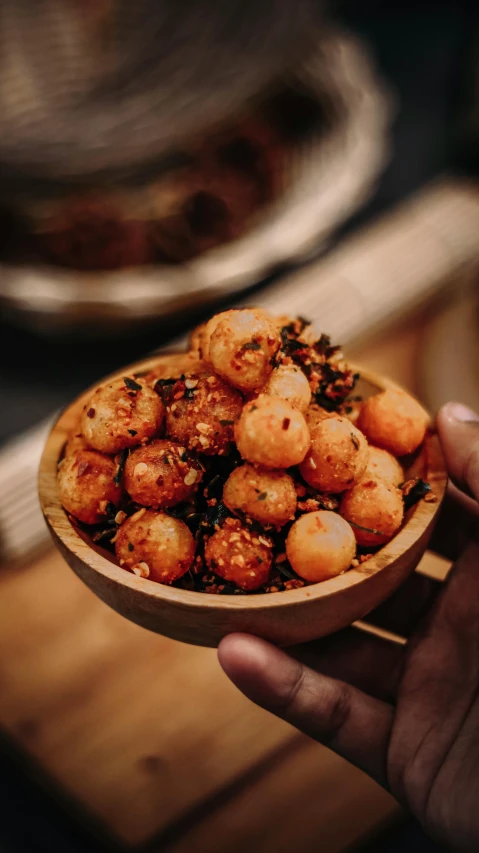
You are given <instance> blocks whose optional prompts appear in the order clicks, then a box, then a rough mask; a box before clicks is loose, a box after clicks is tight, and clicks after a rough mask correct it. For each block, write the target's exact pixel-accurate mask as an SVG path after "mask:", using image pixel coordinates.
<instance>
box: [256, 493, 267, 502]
mask: <svg viewBox="0 0 479 853" xmlns="http://www.w3.org/2000/svg"><path fill="white" fill-rule="evenodd" d="M267 497H268V492H261V494H260V495H258V497H257V498H256V500H257V501H265V500H266V498H267Z"/></svg>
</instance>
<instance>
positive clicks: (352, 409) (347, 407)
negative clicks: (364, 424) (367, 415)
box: [341, 400, 363, 426]
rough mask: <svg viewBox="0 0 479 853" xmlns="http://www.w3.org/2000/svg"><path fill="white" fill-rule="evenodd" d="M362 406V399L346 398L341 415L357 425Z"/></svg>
mask: <svg viewBox="0 0 479 853" xmlns="http://www.w3.org/2000/svg"><path fill="white" fill-rule="evenodd" d="M362 407H363V401H362V400H346V402H345V403H344V404H343V406H342V410H341V415H342V416H343V417H345V418H347V419H348V421H351V423H352V424H355V426H357V425H358V419H359V415H360V413H361V409H362Z"/></svg>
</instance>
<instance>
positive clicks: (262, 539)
mask: <svg viewBox="0 0 479 853" xmlns="http://www.w3.org/2000/svg"><path fill="white" fill-rule="evenodd" d="M258 539H259V541H260V542H261V545H265V547H266V548H271V547H272V544H271V542H268V540H267V539H264V537H263V536H258Z"/></svg>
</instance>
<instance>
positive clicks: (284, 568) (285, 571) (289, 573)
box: [276, 562, 298, 581]
mask: <svg viewBox="0 0 479 853" xmlns="http://www.w3.org/2000/svg"><path fill="white" fill-rule="evenodd" d="M276 568H277V569H278V572H279V573H280V574H281V575H283V577H284V578H287V579H288V580H289V581H293V580H297V578H298V575H296V574H295V573H294V572H293V570H292V568H291V567H290V565H289V563H286V562H285V563H276Z"/></svg>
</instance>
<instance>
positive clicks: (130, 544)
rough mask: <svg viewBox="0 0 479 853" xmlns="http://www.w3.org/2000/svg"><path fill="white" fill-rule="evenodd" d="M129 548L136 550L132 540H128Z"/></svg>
mask: <svg viewBox="0 0 479 853" xmlns="http://www.w3.org/2000/svg"><path fill="white" fill-rule="evenodd" d="M128 550H129V551H134V550H135V546H134V545H133V544H132V543H131V542H128Z"/></svg>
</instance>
